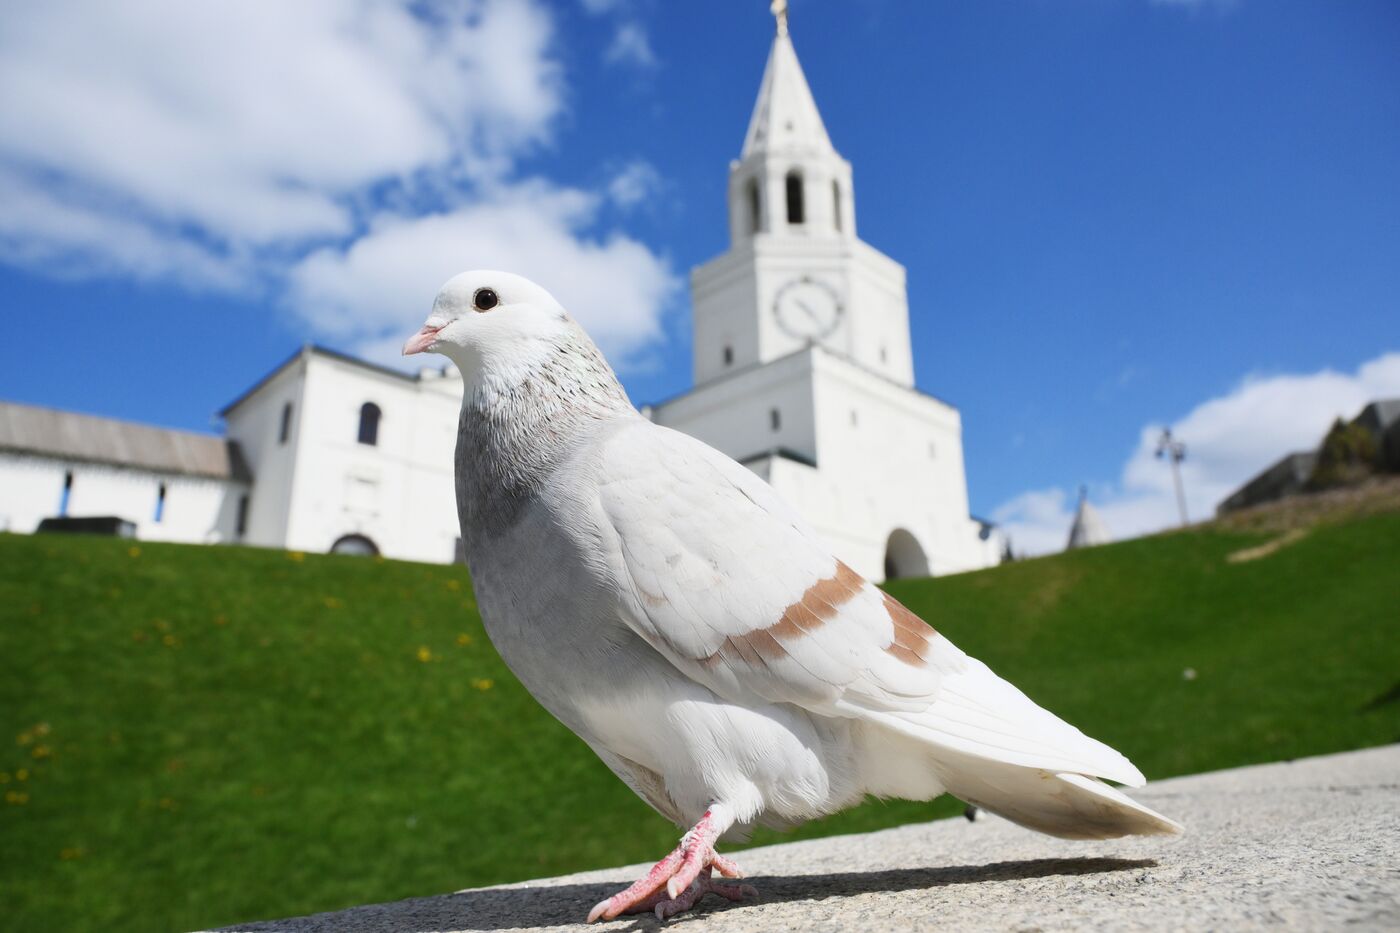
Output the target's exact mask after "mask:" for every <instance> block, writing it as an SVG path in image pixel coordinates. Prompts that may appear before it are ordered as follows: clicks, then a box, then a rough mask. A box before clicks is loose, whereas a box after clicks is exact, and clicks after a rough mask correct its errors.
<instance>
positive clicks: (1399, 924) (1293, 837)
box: [226, 745, 1400, 933]
mask: <svg viewBox="0 0 1400 933" xmlns="http://www.w3.org/2000/svg"><path fill="white" fill-rule="evenodd" d="M1134 796H1135V797H1138V798H1139V799H1141V800H1143V801H1144V802H1146V803H1148V804H1150V805H1151V806H1153V807H1155V808H1157V809H1159V810H1161V811H1162V812H1163V813H1166V814H1167V815H1169V816H1171V817H1174V818H1176V819H1177V820H1180V821H1181V822H1183V823H1185V824H1186V828H1187V831H1186V835H1185V836H1183V837H1181V838H1179V839H1165V840H1164V839H1161V838H1153V839H1117V840H1112V841H1107V842H1067V841H1065V840H1060V839H1052V838H1049V837H1046V836H1041V835H1038V834H1036V833H1032V832H1030V831H1028V830H1024V829H1021V828H1020V827H1017V826H1013V825H1012V824H1010V823H1007V822H1005V821H1002V820H999V819H996V818H994V817H989V818H987V819H984V820H979V821H977V822H976V823H968V822H967V821H965V820H943V821H939V822H934V823H925V824H920V825H914V826H903V827H900V828H898V829H890V830H884V831H881V832H874V833H866V834H862V835H854V836H837V837H832V838H828V839H816V840H810V841H805V842H793V843H786V844H782V845H774V846H767V847H764V848H760V849H752V850H749V851H746V852H740V853H738V854H737V856H736V858H737V860H738V862H739V864H740V865H741V866H742V867H743V868H744V869H745V871H747V872H748V875H749V880H750V881H751V882H752V883H753V884H754V885H755V886H756V887H757V888H758V890H759V899H758V900H757V901H756V902H748V903H744V904H737V905H730V904H727V903H724V902H721V901H719V900H718V899H717V898H713V897H711V898H707V899H706V900H705V902H704V903H703V904H702V905H701V906H700V908H699V909H698V910H697V911H695V912H692V913H691V914H688V915H682V916H681V917H678V918H676V919H674V920H672V921H670V924H676V925H679V924H683V925H684V927H685V929H686V930H688V931H695V933H721V931H751V930H765V931H769V930H823V931H847V930H849V931H865V930H927V929H941V930H958V931H962V930H1024V931H1031V930H1044V931H1049V930H1082V929H1087V928H1092V927H1096V928H1100V929H1113V930H1178V929H1216V930H1240V929H1255V928H1261V927H1286V928H1289V929H1294V930H1334V929H1338V928H1341V927H1343V926H1348V927H1350V928H1351V929H1356V930H1372V929H1374V930H1382V929H1385V930H1396V929H1400V745H1391V746H1386V747H1384V748H1377V749H1370V750H1366V751H1360V752H1348V753H1345V754H1340V755H1328V756H1324V757H1319V758H1309V759H1305V760H1302V761H1297V762H1292V763H1287V762H1280V763H1277V764H1269V765H1258V766H1255V767H1249V768H1238V769H1235V770H1230V771H1219V772H1214V773H1211V774H1202V775H1196V776H1193V777H1184V778H1175V779H1172V780H1167V781H1159V782H1156V783H1154V784H1151V785H1149V786H1148V787H1146V788H1143V789H1142V790H1139V791H1135V792H1134ZM663 854H664V853H661V852H658V853H657V857H658V858H659V857H660V856H661V855H663ZM647 867H649V866H644V865H633V866H628V867H625V868H610V869H607V870H604V871H592V872H585V873H582V874H577V875H567V876H564V877H559V878H549V879H544V880H539V881H531V882H525V883H522V884H515V885H504V886H499V887H492V888H475V889H471V890H466V891H460V892H458V893H456V894H447V895H442V896H440V897H424V898H414V899H411V900H406V901H399V902H397V903H392V904H378V905H374V906H369V907H355V908H351V909H349V910H343V911H337V912H334V913H325V914H316V915H314V916H310V917H301V918H296V919H290V920H274V921H264V922H258V923H248V924H242V925H239V926H233V927H228V928H226V931H227V933H235V931H236V933H254V931H279V933H328V931H337V933H341V931H344V933H390V931H393V933H427V931H468V930H472V931H475V930H579V931H582V930H591V931H603V930H621V929H632V930H641V929H647V930H650V929H656V928H658V927H660V926H662V925H663V924H661V923H659V922H658V921H657V920H655V919H654V918H652V917H651V916H649V915H647V916H643V917H630V918H629V917H624V918H620V919H618V920H615V921H613V922H611V923H607V924H599V925H596V926H593V927H587V926H585V925H584V924H583V923H582V920H583V918H584V916H585V915H586V914H587V912H588V909H589V907H591V906H592V905H593V904H594V903H596V902H597V901H600V900H602V899H603V898H604V897H607V896H608V895H610V894H612V893H614V892H615V891H617V890H618V889H619V888H621V887H624V886H626V885H627V884H629V883H630V882H631V881H632V880H633V879H635V878H636V877H637V876H638V875H639V874H640V873H641V872H643V871H644V870H645V869H646V868H647ZM670 924H667V925H670Z"/></svg>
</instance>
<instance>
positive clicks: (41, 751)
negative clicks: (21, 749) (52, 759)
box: [29, 745, 53, 758]
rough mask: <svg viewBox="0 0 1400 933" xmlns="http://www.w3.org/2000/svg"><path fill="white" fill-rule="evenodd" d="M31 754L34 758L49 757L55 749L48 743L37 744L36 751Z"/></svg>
mask: <svg viewBox="0 0 1400 933" xmlns="http://www.w3.org/2000/svg"><path fill="white" fill-rule="evenodd" d="M29 754H30V755H31V756H33V757H34V758H47V757H49V756H50V755H52V754H53V749H51V748H49V747H48V746H47V745H36V746H34V751H32V752H30V753H29Z"/></svg>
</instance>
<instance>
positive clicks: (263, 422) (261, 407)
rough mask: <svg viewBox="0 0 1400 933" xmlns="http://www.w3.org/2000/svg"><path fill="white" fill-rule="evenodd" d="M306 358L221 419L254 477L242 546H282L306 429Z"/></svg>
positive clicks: (307, 354) (278, 374)
mask: <svg viewBox="0 0 1400 933" xmlns="http://www.w3.org/2000/svg"><path fill="white" fill-rule="evenodd" d="M310 355H311V354H310V353H309V352H306V351H304V352H303V353H302V354H301V355H300V357H298V358H297V359H296V360H294V361H293V362H292V363H291V364H290V365H288V366H286V367H284V368H283V369H282V370H281V371H280V372H278V373H277V374H276V375H274V376H273V377H272V378H271V379H269V380H268V381H267V382H266V383H264V384H263V385H262V386H260V387H258V389H257V391H256V392H254V393H253V394H252V395H250V396H248V397H247V398H246V399H244V400H243V401H241V402H240V403H239V404H238V406H237V407H236V408H234V409H233V410H232V411H228V412H226V413H225V415H224V423H225V426H226V432H227V434H228V436H229V438H230V439H232V440H235V441H237V442H238V446H239V447H240V448H242V450H243V456H244V458H245V459H246V460H247V461H248V465H249V467H250V469H251V470H252V473H253V492H252V496H251V498H250V500H249V508H248V529H247V534H246V535H245V536H244V539H243V540H244V542H245V543H247V544H255V545H259V546H261V547H283V546H284V545H285V544H286V540H287V521H288V516H289V514H290V512H291V497H292V482H293V476H294V474H295V472H296V466H297V451H298V448H299V447H300V444H301V436H302V428H303V426H304V425H305V423H306V418H305V412H304V411H303V410H302V407H303V406H302V385H303V382H304V375H305V370H306V360H307V359H308V358H309V357H310ZM288 403H290V404H291V406H292V420H291V431H290V433H289V435H288V437H287V440H286V442H285V443H282V442H281V441H280V440H279V437H280V431H281V425H282V407H283V406H284V405H286V404H288Z"/></svg>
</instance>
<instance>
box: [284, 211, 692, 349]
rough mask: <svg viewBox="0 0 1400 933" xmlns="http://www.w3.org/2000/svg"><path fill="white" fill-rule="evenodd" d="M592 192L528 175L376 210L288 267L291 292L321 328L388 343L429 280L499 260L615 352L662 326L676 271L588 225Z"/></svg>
mask: <svg viewBox="0 0 1400 933" xmlns="http://www.w3.org/2000/svg"><path fill="white" fill-rule="evenodd" d="M599 205H600V198H599V197H598V196H597V195H593V194H589V193H586V192H583V191H578V190H573V189H558V188H552V187H549V186H547V185H542V184H537V185H526V186H519V187H514V188H503V189H499V190H495V191H493V192H492V193H491V194H489V195H488V196H486V197H484V198H483V199H481V200H478V201H475V202H472V203H470V204H466V205H463V206H461V207H458V208H456V209H454V210H450V211H445V212H442V213H436V214H430V215H427V216H419V217H402V216H394V215H387V214H386V215H382V216H379V217H377V218H375V220H374V221H373V223H372V224H371V226H370V229H369V231H368V233H366V234H365V235H364V236H362V237H360V238H359V239H357V240H356V241H355V242H354V243H353V244H352V245H350V246H349V247H348V248H344V249H340V248H326V249H321V250H318V251H317V252H315V253H313V254H312V255H310V256H308V257H307V258H306V259H305V260H303V261H302V262H301V263H299V264H298V265H297V266H296V267H295V268H294V269H293V270H292V273H291V289H290V299H289V300H290V301H291V303H292V304H293V306H294V307H295V308H296V309H297V310H298V311H299V312H300V313H302V314H304V315H306V316H307V317H308V318H309V319H310V320H311V321H312V322H313V323H314V324H315V325H316V327H317V329H318V330H320V331H321V332H323V333H327V334H330V335H332V336H334V337H338V338H341V339H344V340H349V341H351V342H353V343H354V344H355V347H356V349H358V350H359V351H361V352H365V353H372V354H376V355H380V356H381V357H382V356H384V355H387V354H390V353H397V349H398V346H399V345H401V344H402V342H403V340H404V339H405V338H406V337H407V335H408V334H410V333H412V331H413V330H415V329H416V328H417V327H418V326H419V325H420V324H421V323H422V322H423V319H424V318H425V317H427V314H428V311H429V309H430V307H431V305H432V300H433V296H434V294H436V292H437V289H438V287H439V286H440V285H441V284H442V283H443V282H445V281H447V279H449V278H451V277H452V276H453V275H456V274H457V273H458V272H462V271H465V270H467V269H493V268H494V269H509V270H511V271H515V272H519V273H521V274H523V275H526V276H528V277H529V278H532V279H534V280H535V281H537V282H539V283H540V284H541V285H543V286H545V287H546V288H548V289H549V290H550V291H551V292H553V293H554V295H555V297H557V298H558V299H559V300H560V301H561V302H562V303H563V304H564V306H565V307H566V308H568V309H569V311H570V312H571V313H572V314H573V315H574V316H575V317H576V318H578V320H579V321H580V323H582V324H583V325H584V327H585V328H587V329H588V331H589V333H590V334H592V336H593V337H594V339H595V340H597V341H598V343H599V345H600V346H601V347H602V348H603V350H604V352H606V353H608V354H609V355H610V358H612V360H613V362H614V363H615V364H617V363H622V364H624V365H625V364H626V362H627V361H628V360H629V359H633V358H635V357H636V355H637V354H639V353H641V352H643V351H644V350H645V349H646V347H647V345H648V344H649V343H651V342H652V341H654V340H657V339H659V338H660V337H661V334H662V330H661V315H662V313H663V311H664V310H665V308H666V307H667V305H668V303H669V302H670V300H671V298H672V297H673V296H674V295H675V293H676V292H677V290H678V288H679V285H680V281H679V279H678V277H677V276H676V275H675V273H674V272H673V271H672V270H671V268H670V265H669V263H668V262H666V261H665V260H664V259H662V258H659V257H657V256H656V255H655V254H653V253H652V252H651V251H650V250H648V249H647V248H646V247H645V246H643V245H642V244H641V243H638V242H637V241H636V240H633V239H630V238H628V237H626V236H622V235H619V234H613V235H611V236H606V237H602V238H598V237H593V236H590V235H589V234H588V231H589V229H590V228H591V225H592V223H593V221H594V218H595V216H596V214H597V210H598V207H599Z"/></svg>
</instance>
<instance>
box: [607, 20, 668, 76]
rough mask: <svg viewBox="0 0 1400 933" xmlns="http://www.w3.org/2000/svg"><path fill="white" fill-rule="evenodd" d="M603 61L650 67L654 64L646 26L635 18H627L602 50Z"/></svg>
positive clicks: (654, 60) (654, 57) (653, 53)
mask: <svg viewBox="0 0 1400 933" xmlns="http://www.w3.org/2000/svg"><path fill="white" fill-rule="evenodd" d="M603 61H605V62H608V63H609V64H630V65H637V66H639V67H642V68H650V67H652V66H653V65H655V64H656V53H655V52H653V51H652V48H651V39H649V38H648V37H647V31H646V27H645V26H643V25H642V24H641V23H639V22H637V21H636V20H628V21H627V22H624V23H621V24H619V25H618V27H617V32H615V33H613V39H612V42H611V43H610V44H609V45H608V48H607V50H606V51H605V52H603Z"/></svg>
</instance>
